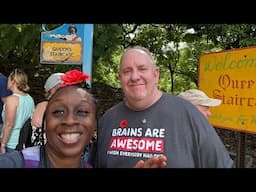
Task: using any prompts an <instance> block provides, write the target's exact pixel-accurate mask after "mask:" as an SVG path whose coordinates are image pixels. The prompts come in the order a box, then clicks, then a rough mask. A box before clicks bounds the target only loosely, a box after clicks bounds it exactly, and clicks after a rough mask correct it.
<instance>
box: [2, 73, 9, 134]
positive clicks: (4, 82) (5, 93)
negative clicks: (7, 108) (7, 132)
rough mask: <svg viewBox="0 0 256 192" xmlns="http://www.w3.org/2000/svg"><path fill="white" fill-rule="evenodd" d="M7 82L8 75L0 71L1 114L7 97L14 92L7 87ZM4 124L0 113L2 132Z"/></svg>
mask: <svg viewBox="0 0 256 192" xmlns="http://www.w3.org/2000/svg"><path fill="white" fill-rule="evenodd" d="M7 82H8V79H7V77H6V76H5V75H4V74H2V73H1V72H0V114H2V111H3V105H4V101H5V99H6V97H7V96H9V95H11V94H12V92H11V91H10V90H9V89H7ZM2 126H3V119H2V115H0V134H1V132H2Z"/></svg>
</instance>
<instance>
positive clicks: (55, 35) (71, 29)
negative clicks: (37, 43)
mask: <svg viewBox="0 0 256 192" xmlns="http://www.w3.org/2000/svg"><path fill="white" fill-rule="evenodd" d="M42 28H43V30H44V31H43V32H42V33H41V51H40V63H41V64H72V65H74V64H77V65H82V71H83V72H85V73H87V74H88V75H90V77H91V79H92V69H91V68H92V49H93V24H63V25H61V26H60V27H58V28H56V29H54V30H51V31H47V30H46V29H45V25H43V26H42ZM91 79H90V80H89V81H88V82H87V83H88V84H89V86H91Z"/></svg>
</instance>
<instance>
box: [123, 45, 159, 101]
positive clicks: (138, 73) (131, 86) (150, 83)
mask: <svg viewBox="0 0 256 192" xmlns="http://www.w3.org/2000/svg"><path fill="white" fill-rule="evenodd" d="M121 62H122V63H121V66H120V67H121V68H120V74H119V79H120V82H121V86H122V89H123V91H124V94H125V97H126V98H127V99H128V100H132V101H140V100H144V99H147V98H148V97H150V96H151V95H152V93H153V90H154V89H156V88H157V83H158V80H159V70H158V68H157V67H156V66H154V65H153V61H152V60H151V57H150V56H149V55H147V54H146V53H145V52H144V51H142V50H139V49H132V50H129V51H128V52H127V53H126V54H125V55H124V56H123V58H122V61H121Z"/></svg>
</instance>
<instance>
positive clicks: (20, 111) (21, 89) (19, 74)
mask: <svg viewBox="0 0 256 192" xmlns="http://www.w3.org/2000/svg"><path fill="white" fill-rule="evenodd" d="M8 89H10V90H11V91H12V95H10V96H8V97H7V98H6V101H5V104H4V106H3V111H2V118H3V129H2V134H1V147H0V153H5V152H11V151H13V150H15V148H16V146H17V144H18V142H19V134H20V130H21V128H22V126H23V124H24V123H25V121H26V120H27V119H28V118H29V117H30V116H31V114H32V112H33V110H34V108H35V103H34V100H33V98H32V97H31V96H30V95H29V94H28V91H29V89H30V88H29V86H28V77H27V74H26V73H25V72H24V71H23V70H22V69H17V68H16V69H15V70H13V71H12V72H11V73H10V75H9V77H8Z"/></svg>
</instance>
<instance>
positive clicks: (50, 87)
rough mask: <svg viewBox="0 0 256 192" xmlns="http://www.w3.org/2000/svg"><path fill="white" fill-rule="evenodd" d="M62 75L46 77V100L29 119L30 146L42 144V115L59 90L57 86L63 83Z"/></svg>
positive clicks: (39, 104) (37, 106)
mask: <svg viewBox="0 0 256 192" xmlns="http://www.w3.org/2000/svg"><path fill="white" fill-rule="evenodd" d="M62 75H64V73H53V74H52V75H50V76H49V77H48V79H47V80H46V82H45V85H44V90H45V96H46V100H45V101H42V102H40V103H38V104H37V105H36V108H35V111H34V112H33V114H32V118H31V125H32V129H33V131H32V138H31V142H32V145H40V144H42V143H41V139H40V138H39V137H40V133H41V132H42V122H43V115H44V112H45V109H46V106H47V104H48V100H49V99H50V98H51V96H52V95H53V94H54V93H55V92H56V90H57V89H58V88H59V85H60V84H62V83H63V81H62V80H61V76H62Z"/></svg>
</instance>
